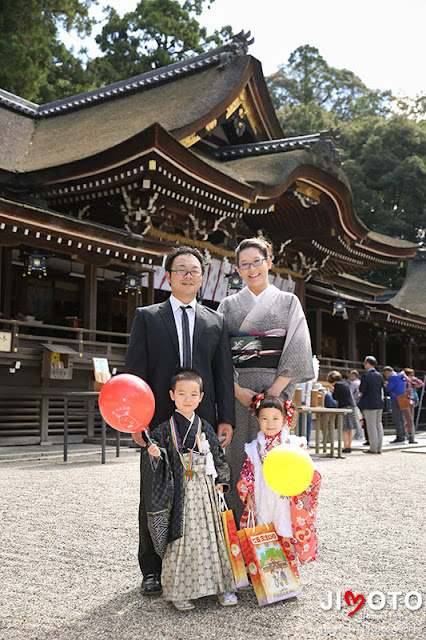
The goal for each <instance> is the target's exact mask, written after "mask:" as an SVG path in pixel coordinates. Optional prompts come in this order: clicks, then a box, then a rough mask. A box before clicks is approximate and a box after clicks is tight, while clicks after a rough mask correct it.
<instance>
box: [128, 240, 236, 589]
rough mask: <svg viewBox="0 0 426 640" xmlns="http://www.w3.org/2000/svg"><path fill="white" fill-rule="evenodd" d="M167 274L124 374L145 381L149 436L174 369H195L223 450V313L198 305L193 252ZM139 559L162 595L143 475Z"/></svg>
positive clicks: (226, 387) (227, 354) (226, 394)
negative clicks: (165, 293)
mask: <svg viewBox="0 0 426 640" xmlns="http://www.w3.org/2000/svg"><path fill="white" fill-rule="evenodd" d="M165 270H166V279H167V281H168V282H169V284H170V286H171V289H172V293H171V296H170V298H169V299H168V300H167V301H166V302H163V303H160V304H155V305H151V306H149V307H140V308H139V309H136V312H135V317H134V320H133V324H132V329H131V334H130V341H129V346H128V348H127V352H126V372H127V373H133V374H135V375H137V376H140V377H141V378H143V379H144V380H145V382H147V383H148V384H149V385H150V387H151V389H152V391H153V393H154V396H155V413H154V417H153V419H152V421H151V424H150V430H151V432H152V431H154V430H155V427H156V426H158V425H159V424H161V423H162V422H164V421H166V420H168V419H169V418H170V416H171V415H172V413H173V411H174V409H175V406H174V404H173V402H172V400H171V398H170V395H169V389H170V381H171V378H172V376H173V375H174V373H175V371H176V369H177V368H179V367H192V368H193V369H195V371H197V373H198V374H199V375H200V376H201V378H202V380H203V383H204V398H203V400H202V402H201V404H200V406H199V408H198V409H197V413H198V414H199V415H200V417H202V418H205V419H206V420H207V421H208V422H209V423H210V424H211V425H212V426H213V427H216V426H217V435H218V437H219V439H220V440H221V444H222V446H227V445H228V444H229V443H230V442H231V439H232V433H233V426H232V425H233V424H234V382H233V367H232V357H231V351H230V347H229V337H228V329H227V326H226V323H225V320H224V318H223V316H222V314H219V313H217V312H216V311H212V310H211V309H209V308H207V307H204V306H202V305H200V304H198V303H197V301H196V295H197V292H198V290H199V289H200V287H201V284H202V279H203V274H204V260H203V256H202V254H201V253H200V252H199V251H198V250H197V249H193V248H191V247H184V246H181V247H178V248H175V249H173V250H172V251H171V252H170V253H169V255H168V256H167V258H166V262H165ZM133 439H134V440H135V442H137V443H138V444H139V445H141V446H145V444H146V443H145V441H144V440H143V438H142V436H141V434H139V433H138V434H133ZM138 557H139V565H140V568H141V571H142V574H143V580H142V593H143V594H144V595H157V594H160V593H161V591H162V588H161V581H160V576H161V559H160V557H159V556H158V555H157V554H156V553H155V551H154V547H153V544H152V540H151V537H150V535H149V532H148V527H147V516H146V511H145V506H144V500H143V493H142V476H141V498H140V505H139V553H138Z"/></svg>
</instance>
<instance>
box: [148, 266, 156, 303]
mask: <svg viewBox="0 0 426 640" xmlns="http://www.w3.org/2000/svg"><path fill="white" fill-rule="evenodd" d="M154 299H155V289H154V272H153V271H149V272H148V304H149V305H150V304H154Z"/></svg>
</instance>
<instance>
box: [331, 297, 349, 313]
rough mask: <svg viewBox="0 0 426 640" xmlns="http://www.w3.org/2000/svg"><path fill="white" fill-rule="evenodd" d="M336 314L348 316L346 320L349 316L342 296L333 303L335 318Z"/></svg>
mask: <svg viewBox="0 0 426 640" xmlns="http://www.w3.org/2000/svg"><path fill="white" fill-rule="evenodd" d="M336 313H342V314H343V315H345V314H346V318H347V316H348V313H347V311H346V304H345V303H344V301H343V300H342V298H341V297H340V296H339V297H338V298H336V300H335V301H334V302H333V316H335V315H336Z"/></svg>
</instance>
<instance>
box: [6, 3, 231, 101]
mask: <svg viewBox="0 0 426 640" xmlns="http://www.w3.org/2000/svg"><path fill="white" fill-rule="evenodd" d="M212 2H214V0H185V2H184V3H183V4H182V3H181V2H179V1H178V0H141V1H140V2H139V4H138V5H137V7H136V8H135V10H134V11H131V12H129V13H126V14H125V15H124V16H123V17H120V16H119V14H118V13H117V12H116V11H115V9H113V8H111V7H107V9H106V23H105V25H104V26H103V28H102V31H101V33H100V34H99V35H98V36H96V41H97V43H98V45H99V47H100V50H101V55H99V56H97V57H96V58H94V59H93V60H88V62H87V63H86V61H85V58H87V55H86V54H87V50H85V49H84V48H81V49H80V50H79V51H78V52H77V53H76V54H75V53H74V51H73V50H70V49H68V48H67V47H66V46H65V44H64V43H63V42H62V41H61V33H60V30H61V28H62V29H64V30H65V31H68V32H73V33H77V34H78V35H79V36H89V35H90V33H91V30H92V27H93V25H94V22H95V21H94V19H92V18H91V17H90V15H89V10H90V8H91V6H92V5H94V4H97V0H56V1H55V2H53V0H13V1H12V0H3V1H2V3H1V4H0V87H1V88H2V89H6V90H7V91H10V92H12V93H15V94H17V95H19V96H21V97H22V98H26V99H27V100H32V101H34V102H37V103H46V102H51V101H53V100H58V99H60V98H63V97H66V96H69V95H75V94H76V93H80V92H83V91H87V90H89V89H93V88H95V87H101V86H104V85H106V84H110V83H112V82H116V81H118V80H122V79H124V78H129V77H131V76H134V75H137V74H140V73H143V72H145V71H149V70H151V69H154V68H158V67H162V66H165V65H168V64H171V63H173V62H177V61H179V60H183V59H185V58H186V57H190V56H193V55H196V54H198V53H203V52H204V51H206V50H208V49H209V48H210V47H213V46H218V45H220V44H222V43H223V42H224V41H225V40H227V39H229V38H230V37H231V36H232V29H231V27H230V26H226V27H223V28H222V29H220V30H219V31H215V32H214V33H213V34H210V35H209V34H208V33H207V29H206V28H205V27H203V26H201V24H200V23H199V21H198V19H197V18H198V17H199V16H200V15H201V13H202V11H203V9H204V8H205V6H210V4H211V3H212Z"/></svg>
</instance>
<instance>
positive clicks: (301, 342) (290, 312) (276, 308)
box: [218, 285, 315, 520]
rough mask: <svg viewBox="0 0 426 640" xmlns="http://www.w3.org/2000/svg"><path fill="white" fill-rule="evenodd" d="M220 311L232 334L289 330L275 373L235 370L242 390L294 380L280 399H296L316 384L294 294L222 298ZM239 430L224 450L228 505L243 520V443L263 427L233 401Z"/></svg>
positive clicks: (246, 294)
mask: <svg viewBox="0 0 426 640" xmlns="http://www.w3.org/2000/svg"><path fill="white" fill-rule="evenodd" d="M218 311H219V312H220V313H223V314H224V316H225V319H226V322H227V323H228V328H229V331H269V330H271V329H286V330H287V335H286V338H285V342H284V347H283V351H282V355H281V356H280V358H279V363H278V367H277V368H276V369H269V368H259V367H256V357H253V358H252V360H253V366H252V367H248V368H247V363H246V367H245V368H236V369H235V380H236V382H237V383H238V384H239V385H240V386H241V387H246V388H248V389H252V390H253V391H255V392H260V391H263V390H267V389H269V388H270V387H271V386H272V384H273V383H274V381H275V380H276V378H277V377H278V376H283V377H285V378H292V381H291V382H290V383H289V384H288V385H287V387H285V389H284V390H283V392H282V394H281V397H282V398H283V399H284V400H286V399H287V398H289V399H291V398H292V397H293V393H294V390H295V388H296V385H297V384H298V383H300V382H305V381H308V380H312V378H314V376H315V372H314V367H313V364H312V348H311V339H310V335H309V329H308V325H307V322H306V317H305V314H304V312H303V309H302V305H301V304H300V301H299V299H298V298H297V296H295V295H294V294H293V293H287V292H284V291H280V290H279V289H277V287H274V286H273V285H269V287H268V288H267V289H266V291H265V293H264V294H263V295H262V296H261V298H260V300H259V302H257V303H256V302H255V300H254V299H253V296H252V295H251V293H250V291H249V289H248V288H247V287H245V288H244V289H243V290H242V291H240V292H239V293H236V294H235V295H231V296H229V297H227V298H224V299H223V300H222V302H221V303H220V305H219V308H218ZM235 422H236V424H235V430H234V436H233V438H232V442H231V444H230V445H229V446H228V447H226V449H225V452H226V458H227V460H228V463H229V466H230V467H231V491H230V493H228V502H229V503H230V506H231V507H232V508H233V509H234V512H235V514H236V517H237V518H238V520H239V519H240V517H241V515H242V512H243V504H242V502H241V500H240V499H239V497H238V492H237V490H236V486H237V482H238V480H239V477H240V472H241V469H242V466H243V464H244V460H245V452H244V444H245V443H246V442H251V441H252V440H254V439H255V438H256V436H257V433H258V431H259V425H258V422H257V419H256V417H255V416H252V415H251V413H250V412H249V410H248V409H246V407H244V406H243V405H242V404H241V403H240V402H239V401H238V400H236V401H235Z"/></svg>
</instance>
